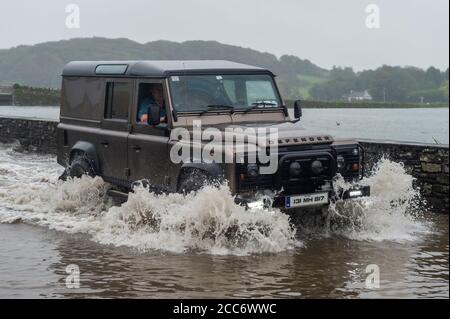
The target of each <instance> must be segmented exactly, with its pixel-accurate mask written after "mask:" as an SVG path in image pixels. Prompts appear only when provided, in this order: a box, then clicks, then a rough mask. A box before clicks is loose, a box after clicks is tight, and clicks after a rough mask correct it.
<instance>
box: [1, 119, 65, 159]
mask: <svg viewBox="0 0 450 319" xmlns="http://www.w3.org/2000/svg"><path fill="white" fill-rule="evenodd" d="M57 125H58V122H51V121H38V120H31V119H15V118H3V117H0V142H12V141H14V140H17V141H19V143H20V147H21V148H22V149H24V150H27V151H33V152H40V153H49V154H56V126H57Z"/></svg>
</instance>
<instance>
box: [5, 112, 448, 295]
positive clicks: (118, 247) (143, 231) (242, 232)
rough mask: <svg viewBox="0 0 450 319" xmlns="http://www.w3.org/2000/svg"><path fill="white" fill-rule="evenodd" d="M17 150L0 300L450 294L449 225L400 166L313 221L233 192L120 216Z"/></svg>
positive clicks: (139, 204) (90, 186)
mask: <svg viewBox="0 0 450 319" xmlns="http://www.w3.org/2000/svg"><path fill="white" fill-rule="evenodd" d="M305 118H306V116H305ZM14 147H15V146H14V145H2V144H0V298H25V297H27V298H79V297H92V298H125V297H127V298H214V297H217V298H238V297H243V298H247V297H248V298H257V297H274V298H448V297H449V237H448V236H449V234H448V224H449V220H448V216H445V215H432V214H429V213H427V212H426V207H423V205H420V204H422V202H423V201H422V200H421V199H420V196H419V195H418V192H417V190H415V189H414V188H413V187H412V177H411V176H409V175H408V174H407V173H406V172H405V171H404V169H403V167H402V166H401V165H399V164H397V163H393V162H390V161H387V160H384V161H383V162H380V163H379V165H378V166H377V168H376V170H375V171H374V172H373V173H372V175H371V176H370V177H368V178H366V179H364V180H363V182H362V183H363V184H366V185H370V186H371V187H372V196H371V197H370V198H368V199H363V200H358V201H354V202H348V203H347V204H345V205H344V204H342V203H338V204H337V205H335V206H332V207H330V209H329V211H327V212H326V214H324V215H323V216H322V217H321V218H312V217H311V216H303V217H301V216H299V215H296V213H295V212H294V213H292V214H290V215H286V214H285V213H284V212H281V211H279V210H276V209H270V210H267V209H259V210H258V209H256V210H252V211H245V210H244V209H243V208H241V207H240V206H237V205H235V204H234V201H233V198H232V196H231V195H230V193H229V190H228V188H227V187H226V185H224V186H222V187H221V188H219V189H216V188H205V189H203V190H202V191H200V192H199V193H198V194H197V195H188V196H183V195H180V194H172V195H155V194H152V193H149V192H148V191H147V190H146V189H143V188H138V189H136V190H135V192H134V193H133V194H132V195H131V196H130V198H129V200H128V201H127V202H126V203H124V204H122V205H120V206H117V205H113V204H112V203H111V202H110V200H109V199H108V198H107V197H106V196H105V191H106V189H107V188H108V185H106V184H105V183H104V182H103V181H102V180H101V179H99V178H95V179H92V178H82V179H77V180H72V181H68V182H60V181H58V180H57V178H58V175H59V174H60V173H61V168H60V167H59V166H58V165H57V164H56V163H55V158H54V157H52V156H43V155H36V154H27V153H19V152H16V151H14ZM74 265H76V267H78V269H79V271H80V277H79V278H80V282H79V283H80V286H79V288H75V289H71V288H68V286H67V285H66V279H67V276H69V274H68V272H67V271H68V270H69V269H73V267H74ZM68 267H69V268H68ZM374 267H375V268H374ZM373 269H378V270H379V287H374V286H372V285H370V283H371V282H369V284H368V282H367V279H368V276H369V275H370V274H369V273H368V272H370V271H372V270H373Z"/></svg>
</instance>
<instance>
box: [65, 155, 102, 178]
mask: <svg viewBox="0 0 450 319" xmlns="http://www.w3.org/2000/svg"><path fill="white" fill-rule="evenodd" d="M83 175H87V176H90V177H94V176H95V170H94V167H93V166H92V163H91V161H90V160H89V158H88V157H87V156H86V154H82V153H79V154H76V155H75V156H74V157H73V159H72V162H71V163H70V166H69V167H67V168H66V170H65V171H64V173H63V174H62V175H61V176H60V177H59V179H61V180H66V179H67V178H68V177H71V178H80V177H81V176H83Z"/></svg>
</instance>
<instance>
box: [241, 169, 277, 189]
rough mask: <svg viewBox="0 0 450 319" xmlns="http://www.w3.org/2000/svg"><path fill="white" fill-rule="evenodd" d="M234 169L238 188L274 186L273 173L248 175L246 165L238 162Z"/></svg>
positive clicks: (266, 187)
mask: <svg viewBox="0 0 450 319" xmlns="http://www.w3.org/2000/svg"><path fill="white" fill-rule="evenodd" d="M236 171H237V178H238V181H239V190H241V191H250V190H260V189H272V188H273V186H274V177H275V175H269V174H267V175H258V176H256V177H251V176H248V175H247V165H245V164H238V165H237V169H236ZM242 177H244V178H242Z"/></svg>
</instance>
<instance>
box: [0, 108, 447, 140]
mask: <svg viewBox="0 0 450 319" xmlns="http://www.w3.org/2000/svg"><path fill="white" fill-rule="evenodd" d="M303 115H304V116H303V118H302V120H301V122H300V123H299V125H300V126H302V127H304V128H306V129H309V130H313V131H315V132H321V133H326V134H331V135H333V136H335V137H336V138H362V139H384V140H386V139H387V140H396V141H408V142H420V143H433V144H434V143H439V144H449V120H448V118H449V109H448V108H423V109H305V110H304V111H303ZM0 116H4V117H30V118H36V119H45V120H47V119H50V120H58V119H59V108H58V107H35V106H34V107H26V106H22V107H13V106H0Z"/></svg>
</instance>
